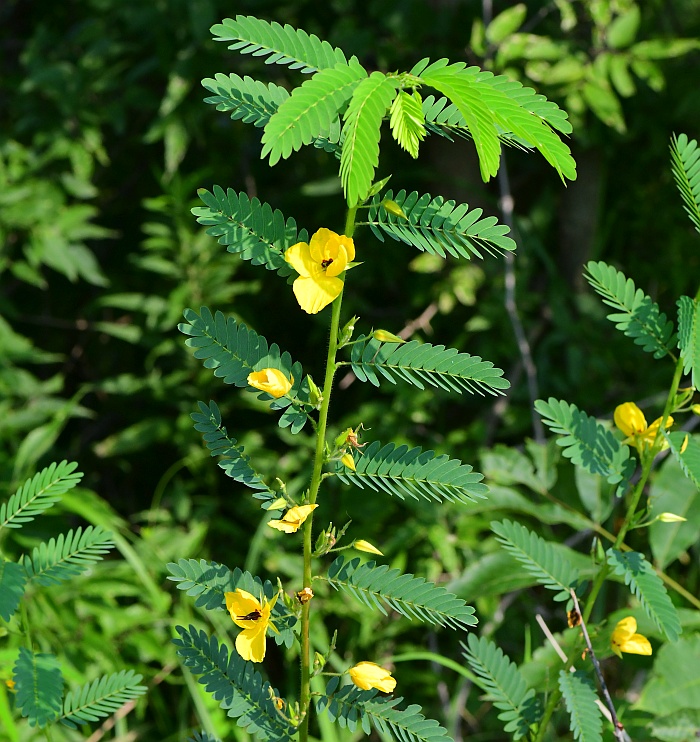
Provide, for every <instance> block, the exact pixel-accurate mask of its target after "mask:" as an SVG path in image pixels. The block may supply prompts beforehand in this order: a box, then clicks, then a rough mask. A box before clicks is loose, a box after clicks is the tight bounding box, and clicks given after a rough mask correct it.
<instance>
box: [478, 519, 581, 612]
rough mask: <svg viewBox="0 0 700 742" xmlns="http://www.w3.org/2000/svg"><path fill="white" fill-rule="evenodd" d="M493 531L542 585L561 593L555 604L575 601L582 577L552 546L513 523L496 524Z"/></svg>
mask: <svg viewBox="0 0 700 742" xmlns="http://www.w3.org/2000/svg"><path fill="white" fill-rule="evenodd" d="M491 530H492V531H493V532H494V533H495V534H496V538H497V540H498V541H499V543H501V544H502V545H503V546H504V548H505V549H506V551H508V552H509V553H510V554H511V555H512V556H514V557H515V558H516V559H517V560H518V561H519V562H520V563H521V564H523V565H524V566H525V569H526V570H527V571H528V572H529V573H530V574H531V575H532V576H533V577H534V578H535V579H536V580H537V582H539V583H540V585H544V586H545V587H546V588H548V589H549V590H556V591H557V595H555V596H554V600H556V601H565V600H569V599H570V598H571V594H570V592H569V591H570V589H571V588H572V587H574V586H575V583H576V582H577V581H578V573H577V571H576V570H575V569H574V568H573V567H572V566H571V564H570V563H569V562H568V561H567V560H566V559H565V558H563V556H562V554H561V552H560V551H557V550H555V549H554V548H553V545H552V544H550V543H548V542H547V541H545V540H544V539H543V538H541V537H540V536H538V535H537V534H536V533H533V532H532V531H529V530H528V529H527V528H525V526H523V525H521V524H520V523H515V522H513V521H510V520H504V521H501V522H498V521H492V522H491Z"/></svg>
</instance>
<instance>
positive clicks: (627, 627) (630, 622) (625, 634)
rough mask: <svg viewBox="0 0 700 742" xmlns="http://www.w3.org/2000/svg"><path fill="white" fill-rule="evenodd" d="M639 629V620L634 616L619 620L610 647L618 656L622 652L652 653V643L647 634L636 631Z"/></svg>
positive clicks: (620, 655)
mask: <svg viewBox="0 0 700 742" xmlns="http://www.w3.org/2000/svg"><path fill="white" fill-rule="evenodd" d="M636 631H637V620H636V619H635V618H634V616H627V618H623V619H622V620H621V621H618V623H617V626H615V629H614V631H613V633H612V636H611V637H610V647H611V648H612V650H613V652H615V654H616V655H617V656H618V657H622V652H627V653H628V654H643V655H649V654H651V644H650V643H649V640H648V639H647V638H646V636H642V634H637V633H635V632H636Z"/></svg>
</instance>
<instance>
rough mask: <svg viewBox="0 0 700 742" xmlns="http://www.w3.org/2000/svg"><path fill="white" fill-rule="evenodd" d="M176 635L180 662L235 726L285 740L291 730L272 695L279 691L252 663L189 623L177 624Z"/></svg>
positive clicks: (262, 738)
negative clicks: (185, 624)
mask: <svg viewBox="0 0 700 742" xmlns="http://www.w3.org/2000/svg"><path fill="white" fill-rule="evenodd" d="M176 630H177V632H178V634H179V635H180V636H179V638H177V639H173V644H175V645H176V646H177V648H178V649H177V654H178V655H179V656H180V657H182V659H183V664H184V665H185V666H186V667H189V668H190V670H191V672H192V673H193V674H194V675H202V676H203V677H202V678H200V680H201V681H202V683H203V685H204V686H205V688H206V690H207V692H208V693H211V694H212V695H213V696H214V698H215V699H216V700H217V701H219V706H221V708H223V709H226V710H227V715H228V716H230V717H232V718H234V719H238V725H239V726H241V727H243V728H244V729H246V730H247V731H248V732H249V733H250V734H255V735H256V736H257V737H258V738H259V739H261V740H287V739H290V738H291V737H292V736H293V735H294V734H295V733H296V728H295V727H293V726H292V725H291V724H290V723H289V721H287V719H286V718H285V717H284V716H283V715H281V714H279V713H278V711H277V707H276V706H275V702H274V700H273V699H274V698H278V697H279V695H280V694H279V691H278V690H277V689H276V688H273V687H272V686H271V685H270V684H269V683H268V682H267V681H263V679H262V677H261V675H260V673H259V672H258V671H257V670H256V669H255V665H254V664H253V663H252V662H246V661H245V660H243V659H242V658H241V657H240V656H239V655H238V654H236V652H231V653H230V654H229V650H228V648H227V647H226V645H225V644H219V643H218V641H217V639H216V637H214V636H212V637H211V638H210V637H208V636H207V635H206V633H205V632H204V631H198V630H197V629H196V628H195V627H194V626H192V625H190V627H189V630H188V629H186V628H184V627H183V626H177V627H176Z"/></svg>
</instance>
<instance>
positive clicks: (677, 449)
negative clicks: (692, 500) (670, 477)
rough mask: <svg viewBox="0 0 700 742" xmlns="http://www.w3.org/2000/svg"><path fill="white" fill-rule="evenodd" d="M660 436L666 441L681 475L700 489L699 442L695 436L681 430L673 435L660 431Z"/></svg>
mask: <svg viewBox="0 0 700 742" xmlns="http://www.w3.org/2000/svg"><path fill="white" fill-rule="evenodd" d="M661 434H662V435H663V436H664V438H665V439H666V441H667V443H668V445H669V448H670V449H671V453H672V454H673V456H674V458H675V459H676V461H677V462H678V463H679V464H680V465H681V469H683V473H684V474H685V475H686V477H688V478H689V479H690V480H691V481H692V482H693V484H694V485H695V486H696V487H700V441H698V438H697V436H694V435H690V433H684V432H683V431H682V430H677V431H675V432H673V433H667V432H666V431H665V430H662V431H661ZM681 449H682V450H683V452H682V453H681Z"/></svg>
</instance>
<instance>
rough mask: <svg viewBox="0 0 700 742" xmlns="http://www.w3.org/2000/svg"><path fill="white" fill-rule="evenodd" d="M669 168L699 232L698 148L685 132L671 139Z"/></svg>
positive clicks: (685, 207)
mask: <svg viewBox="0 0 700 742" xmlns="http://www.w3.org/2000/svg"><path fill="white" fill-rule="evenodd" d="M671 169H672V170H673V177H674V178H675V180H676V186H677V187H678V190H679V192H680V194H681V198H682V199H683V202H684V207H683V208H684V209H685V210H686V212H687V214H688V216H689V217H690V221H691V222H693V224H694V225H695V229H696V230H697V231H698V232H700V149H698V143H697V140H695V139H691V140H689V139H688V137H687V136H686V135H685V134H680V135H679V136H678V137H676V136H673V137H672V139H671Z"/></svg>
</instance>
